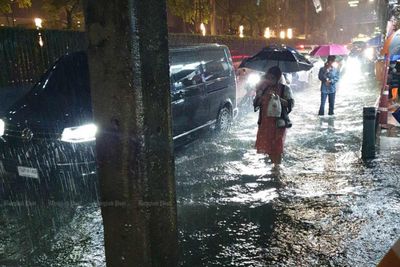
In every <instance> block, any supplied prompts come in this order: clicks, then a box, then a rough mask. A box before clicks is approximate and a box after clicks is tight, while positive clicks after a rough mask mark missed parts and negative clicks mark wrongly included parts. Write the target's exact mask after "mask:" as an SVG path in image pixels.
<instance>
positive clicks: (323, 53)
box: [310, 44, 349, 57]
mask: <svg viewBox="0 0 400 267" xmlns="http://www.w3.org/2000/svg"><path fill="white" fill-rule="evenodd" d="M348 54H349V50H347V48H346V47H345V46H344V45H338V44H329V45H320V46H317V47H316V48H314V50H313V51H311V53H310V55H311V56H320V57H327V56H344V55H348Z"/></svg>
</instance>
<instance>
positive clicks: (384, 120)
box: [378, 55, 390, 128]
mask: <svg viewBox="0 0 400 267" xmlns="http://www.w3.org/2000/svg"><path fill="white" fill-rule="evenodd" d="M389 64H390V57H389V56H388V55H386V57H385V67H384V68H383V71H384V74H383V83H382V90H381V97H380V100H379V108H378V110H379V124H380V126H381V127H382V128H387V124H388V103H389V85H387V78H388V72H389Z"/></svg>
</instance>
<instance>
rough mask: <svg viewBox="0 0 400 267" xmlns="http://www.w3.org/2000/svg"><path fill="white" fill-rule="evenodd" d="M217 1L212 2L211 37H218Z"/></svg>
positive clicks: (211, 0) (212, 0)
mask: <svg viewBox="0 0 400 267" xmlns="http://www.w3.org/2000/svg"><path fill="white" fill-rule="evenodd" d="M215 1H216V0H210V5H211V23H210V26H211V27H210V33H211V35H217V3H216V2H215Z"/></svg>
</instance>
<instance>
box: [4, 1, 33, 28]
mask: <svg viewBox="0 0 400 267" xmlns="http://www.w3.org/2000/svg"><path fill="white" fill-rule="evenodd" d="M15 6H17V7H18V8H28V7H31V6H32V2H31V0H0V13H2V14H3V15H4V16H5V17H6V18H7V22H8V25H10V20H9V18H10V17H13V14H14V8H15ZM12 23H13V24H14V21H13V22H12Z"/></svg>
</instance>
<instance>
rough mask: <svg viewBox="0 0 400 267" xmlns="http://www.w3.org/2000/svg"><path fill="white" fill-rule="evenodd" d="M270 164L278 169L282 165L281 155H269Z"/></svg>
mask: <svg viewBox="0 0 400 267" xmlns="http://www.w3.org/2000/svg"><path fill="white" fill-rule="evenodd" d="M269 158H270V159H271V162H272V163H273V164H274V167H278V166H279V165H280V164H281V163H282V154H279V155H269Z"/></svg>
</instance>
